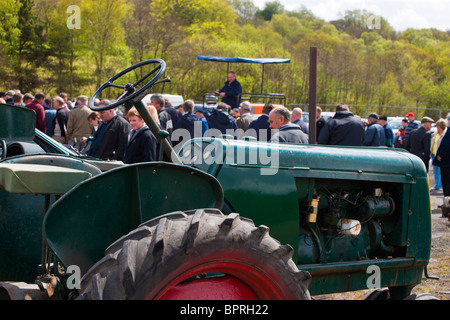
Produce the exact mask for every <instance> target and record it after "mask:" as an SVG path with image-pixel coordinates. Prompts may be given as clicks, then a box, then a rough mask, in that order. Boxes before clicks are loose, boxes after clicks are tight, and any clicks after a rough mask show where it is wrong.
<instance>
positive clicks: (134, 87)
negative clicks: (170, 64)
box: [89, 59, 166, 111]
mask: <svg viewBox="0 0 450 320" xmlns="http://www.w3.org/2000/svg"><path fill="white" fill-rule="evenodd" d="M148 64H157V66H156V67H155V68H154V69H153V70H152V71H150V72H149V73H147V74H146V75H145V76H143V77H142V78H141V79H139V80H138V81H137V82H136V83H133V84H131V83H128V84H126V85H125V86H120V85H117V84H114V83H113V82H114V81H116V80H117V79H119V78H121V77H122V76H124V75H125V74H127V73H129V72H131V71H133V70H135V69H137V68H141V67H143V66H145V65H148ZM165 71H166V63H165V61H164V60H161V59H150V60H146V61H142V62H139V63H136V64H135V65H133V66H131V67H129V68H127V69H125V70H123V71H121V72H119V73H118V74H116V75H115V76H114V77H112V78H111V79H109V80H108V81H106V82H105V83H104V84H103V85H102V86H101V87H100V88H99V89H98V90H97V91H96V92H95V93H94V95H93V96H92V97H91V99H90V100H89V108H91V109H92V110H94V111H104V110H109V109H113V108H115V107H118V106H120V105H122V104H124V103H125V102H128V101H131V100H135V99H136V98H140V97H141V96H142V97H143V95H144V94H145V93H146V92H147V90H149V89H150V88H151V87H152V86H153V85H154V84H155V83H156V82H157V81H158V79H159V78H161V76H162V75H163V74H164V72H165ZM155 73H156V75H155V76H154V77H153V78H152V79H151V80H150V81H149V82H148V83H146V84H145V85H144V86H142V87H140V86H139V85H140V84H141V83H142V82H143V81H144V80H146V79H147V78H148V77H150V76H151V75H153V74H155ZM109 87H113V88H119V89H123V90H124V92H123V93H122V94H121V95H120V96H119V97H118V98H117V100H116V101H115V102H113V103H111V104H109V105H107V106H101V107H96V106H94V101H95V99H96V98H97V97H98V96H99V95H100V93H102V91H103V90H105V89H107V88H109Z"/></svg>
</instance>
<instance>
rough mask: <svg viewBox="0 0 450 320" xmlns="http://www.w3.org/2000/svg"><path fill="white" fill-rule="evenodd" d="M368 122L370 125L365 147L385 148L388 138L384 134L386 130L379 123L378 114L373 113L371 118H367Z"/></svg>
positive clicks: (364, 143) (367, 130)
mask: <svg viewBox="0 0 450 320" xmlns="http://www.w3.org/2000/svg"><path fill="white" fill-rule="evenodd" d="M367 122H368V123H369V125H368V126H367V129H366V134H365V136H364V142H363V145H364V146H371V147H382V146H385V143H386V136H385V133H384V128H383V127H382V126H381V125H380V124H379V123H378V115H377V114H376V113H372V114H371V115H369V117H367Z"/></svg>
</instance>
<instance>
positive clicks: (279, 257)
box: [77, 209, 311, 300]
mask: <svg viewBox="0 0 450 320" xmlns="http://www.w3.org/2000/svg"><path fill="white" fill-rule="evenodd" d="M292 255H293V249H292V247H291V246H289V245H280V243H279V242H278V241H277V240H275V239H274V238H272V237H271V236H270V235H269V228H268V227H266V226H260V227H255V225H254V224H253V222H252V221H250V220H248V219H245V218H241V217H240V216H239V215H238V214H236V213H231V214H229V215H227V216H225V215H223V214H222V212H220V211H219V210H216V209H201V210H192V211H187V212H174V213H169V214H166V215H163V216H161V217H158V218H156V219H153V220H150V221H148V222H146V223H144V224H142V225H141V226H139V227H138V228H137V229H136V230H134V231H132V232H130V233H129V234H128V235H126V236H124V237H122V238H121V239H119V240H117V241H116V242H115V243H114V244H112V245H111V246H110V247H109V248H107V249H106V251H105V257H104V258H103V259H102V260H100V261H99V262H98V263H97V264H95V265H94V266H93V267H92V268H91V269H90V270H89V271H88V272H87V273H86V274H85V275H84V276H83V278H82V279H81V289H80V290H79V292H80V295H79V296H78V298H77V299H79V300H143V299H152V300H153V299H159V298H161V297H162V296H163V295H164V294H165V293H166V292H167V291H168V290H170V289H171V288H172V287H174V286H176V285H177V284H180V283H182V282H185V281H186V280H189V279H192V275H193V272H194V273H195V272H197V271H198V272H199V273H214V272H219V273H224V274H227V275H231V276H233V277H235V278H237V279H239V281H241V282H244V283H245V284H246V285H247V286H249V287H250V288H251V290H253V291H254V292H255V294H256V296H257V298H258V299H262V300H271V299H287V300H309V299H311V297H310V294H309V292H308V286H309V283H310V281H311V280H310V279H311V276H310V274H309V273H308V272H303V271H299V270H298V268H297V266H296V264H295V263H294V262H293V260H292ZM210 266H214V267H212V268H211V267H210ZM236 266H237V267H236ZM200 271H201V272H200Z"/></svg>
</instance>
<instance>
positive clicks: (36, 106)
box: [25, 92, 46, 133]
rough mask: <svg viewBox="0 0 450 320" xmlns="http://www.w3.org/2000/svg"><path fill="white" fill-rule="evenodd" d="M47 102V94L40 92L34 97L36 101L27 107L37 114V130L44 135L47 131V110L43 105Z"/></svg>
mask: <svg viewBox="0 0 450 320" xmlns="http://www.w3.org/2000/svg"><path fill="white" fill-rule="evenodd" d="M44 100H45V94H43V93H42V92H38V93H36V94H35V96H34V100H33V101H31V102H30V103H28V104H27V105H26V106H25V107H26V108H28V109H31V110H33V111H34V112H35V113H36V129H39V130H40V131H42V132H43V133H45V131H46V124H45V110H44V107H43V106H42V104H43V103H44Z"/></svg>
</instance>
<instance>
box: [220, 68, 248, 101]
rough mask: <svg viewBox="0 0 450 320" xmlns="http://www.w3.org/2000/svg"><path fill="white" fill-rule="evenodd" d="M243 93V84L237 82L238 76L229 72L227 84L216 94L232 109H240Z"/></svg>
mask: <svg viewBox="0 0 450 320" xmlns="http://www.w3.org/2000/svg"><path fill="white" fill-rule="evenodd" d="M241 93H242V87H241V84H240V83H239V81H237V80H236V74H235V73H234V72H233V71H230V72H228V81H227V82H225V85H224V86H223V88H222V89H220V91H218V92H217V91H216V92H215V94H216V95H218V96H219V97H220V98H222V102H224V103H226V104H228V105H229V106H230V107H231V109H234V108H238V107H239V105H240V104H241Z"/></svg>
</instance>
